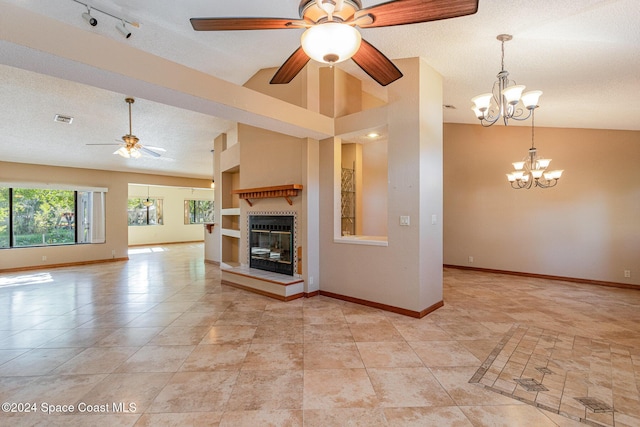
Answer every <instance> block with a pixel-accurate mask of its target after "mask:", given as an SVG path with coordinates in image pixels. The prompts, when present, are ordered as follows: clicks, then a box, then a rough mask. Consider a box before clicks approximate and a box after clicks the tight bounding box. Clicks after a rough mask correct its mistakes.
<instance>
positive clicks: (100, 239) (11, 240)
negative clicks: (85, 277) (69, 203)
mask: <svg viewBox="0 0 640 427" xmlns="http://www.w3.org/2000/svg"><path fill="white" fill-rule="evenodd" d="M0 189H1V190H3V191H4V190H6V191H7V195H8V212H7V220H8V224H7V233H8V234H7V236H8V242H7V243H8V245H7V246H0V250H2V249H29V248H42V247H52V246H74V245H87V244H104V243H106V236H105V233H104V230H105V228H106V218H105V216H104V212H105V209H106V207H105V206H106V196H105V195H106V193H107V192H108V189H107V188H94V187H71V186H68V185H51V184H38V183H10V182H0ZM16 189H25V190H41V191H68V192H72V193H73V194H72V197H73V218H74V219H73V242H64V243H46V242H45V243H41V244H34V245H17V244H16V236H14V231H15V215H14V207H15V205H14V197H15V190H16ZM81 192H84V193H92V194H93V196H92V197H94V196H95V195H96V194H100V197H99V203H98V204H97V205H96V206H95V207H96V210H97V211H99V212H96V215H97V216H92V218H91V219H90V221H91V222H92V223H93V222H94V221H96V222H98V227H99V230H97V231H94V234H95V235H96V237H95V238H91V239H89V240H88V241H79V230H78V224H77V222H78V221H77V219H78V218H79V206H78V193H81Z"/></svg>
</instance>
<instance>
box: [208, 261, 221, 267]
mask: <svg viewBox="0 0 640 427" xmlns="http://www.w3.org/2000/svg"><path fill="white" fill-rule="evenodd" d="M204 262H205V263H206V264H213V265H217V266H218V267H219V266H220V261H213V260H210V259H205V260H204Z"/></svg>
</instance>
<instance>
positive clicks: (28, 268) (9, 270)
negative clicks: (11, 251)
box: [0, 257, 129, 273]
mask: <svg viewBox="0 0 640 427" xmlns="http://www.w3.org/2000/svg"><path fill="white" fill-rule="evenodd" d="M119 261H129V257H124V258H107V259H96V260H92V261H78V262H64V263H61V264H47V265H29V266H26V267H16V268H3V269H0V273H12V272H16V271H31V270H43V269H47V268H60V267H77V266H79V265H91V264H103V263H105V262H119Z"/></svg>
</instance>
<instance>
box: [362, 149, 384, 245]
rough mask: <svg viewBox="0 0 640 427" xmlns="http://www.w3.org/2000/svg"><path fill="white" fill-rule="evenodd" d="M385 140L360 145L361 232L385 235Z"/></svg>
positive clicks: (367, 234) (369, 234) (368, 234)
mask: <svg viewBox="0 0 640 427" xmlns="http://www.w3.org/2000/svg"><path fill="white" fill-rule="evenodd" d="M388 181H389V178H388V170H387V142H386V141H372V142H367V143H366V144H363V145H362V212H363V214H362V234H364V235H366V236H386V235H387V197H388V194H387V183H388Z"/></svg>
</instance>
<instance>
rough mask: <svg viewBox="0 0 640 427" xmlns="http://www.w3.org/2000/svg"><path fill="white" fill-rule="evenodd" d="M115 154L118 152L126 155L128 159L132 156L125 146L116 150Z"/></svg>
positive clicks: (123, 155)
mask: <svg viewBox="0 0 640 427" xmlns="http://www.w3.org/2000/svg"><path fill="white" fill-rule="evenodd" d="M113 154H118V155H120V156H122V157H124V158H125V159H128V158H129V157H131V156H130V155H129V151H127V149H126V148H125V147H120V148H118V149H117V150H116V151H114V153H113Z"/></svg>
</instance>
